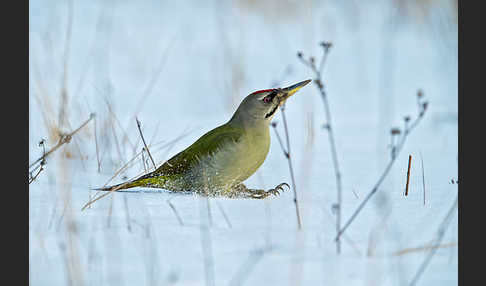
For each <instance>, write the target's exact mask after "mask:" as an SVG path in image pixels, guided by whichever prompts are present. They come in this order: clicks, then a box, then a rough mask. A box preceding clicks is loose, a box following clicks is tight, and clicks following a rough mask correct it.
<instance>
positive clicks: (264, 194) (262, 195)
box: [251, 183, 290, 199]
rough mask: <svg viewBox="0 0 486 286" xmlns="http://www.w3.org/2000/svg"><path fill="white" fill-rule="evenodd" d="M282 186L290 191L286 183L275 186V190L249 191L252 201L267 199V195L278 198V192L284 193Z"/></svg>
mask: <svg viewBox="0 0 486 286" xmlns="http://www.w3.org/2000/svg"><path fill="white" fill-rule="evenodd" d="M283 186H287V187H288V188H289V189H290V186H289V184H287V183H281V184H279V185H277V186H276V187H275V188H273V189H270V190H268V191H265V190H251V197H252V198H254V199H264V198H266V197H268V196H269V195H274V196H279V195H280V191H282V192H283V191H284V188H283Z"/></svg>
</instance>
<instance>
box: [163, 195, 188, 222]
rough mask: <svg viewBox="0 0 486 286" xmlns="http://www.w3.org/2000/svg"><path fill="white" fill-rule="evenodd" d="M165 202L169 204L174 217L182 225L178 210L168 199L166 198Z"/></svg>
mask: <svg viewBox="0 0 486 286" xmlns="http://www.w3.org/2000/svg"><path fill="white" fill-rule="evenodd" d="M167 204H169V206H170V208H171V209H172V211H173V212H174V214H175V216H176V218H177V221H179V224H180V225H181V226H183V225H184V222H182V218H181V216H180V215H179V212H178V211H177V209H176V208H175V207H174V205H173V204H172V203H171V202H170V199H168V200H167Z"/></svg>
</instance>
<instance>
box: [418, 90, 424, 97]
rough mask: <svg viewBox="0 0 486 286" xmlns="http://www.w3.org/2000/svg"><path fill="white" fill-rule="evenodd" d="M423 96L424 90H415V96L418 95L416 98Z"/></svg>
mask: <svg viewBox="0 0 486 286" xmlns="http://www.w3.org/2000/svg"><path fill="white" fill-rule="evenodd" d="M423 96H424V92H423V91H422V90H421V89H419V90H418V91H417V97H418V98H422V97H423Z"/></svg>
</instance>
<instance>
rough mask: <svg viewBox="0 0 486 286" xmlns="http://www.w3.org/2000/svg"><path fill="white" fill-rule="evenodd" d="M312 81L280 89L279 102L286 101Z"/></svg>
mask: <svg viewBox="0 0 486 286" xmlns="http://www.w3.org/2000/svg"><path fill="white" fill-rule="evenodd" d="M311 81H312V80H310V79H308V80H304V81H301V82H299V83H296V84H294V85H291V86H289V87H285V88H282V89H280V93H279V97H280V98H281V102H283V101H285V100H287V98H289V97H291V96H292V95H293V94H294V93H296V92H297V91H298V90H299V89H301V88H302V87H303V86H305V85H307V84H308V83H309V82H311Z"/></svg>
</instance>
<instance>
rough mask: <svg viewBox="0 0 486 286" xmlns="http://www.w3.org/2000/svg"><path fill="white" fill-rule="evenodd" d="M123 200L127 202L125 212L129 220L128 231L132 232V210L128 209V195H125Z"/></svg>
mask: <svg viewBox="0 0 486 286" xmlns="http://www.w3.org/2000/svg"><path fill="white" fill-rule="evenodd" d="M123 201H124V203H125V214H126V220H127V230H128V232H132V226H131V224H130V211H129V210H128V199H127V196H126V195H125V196H123Z"/></svg>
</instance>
